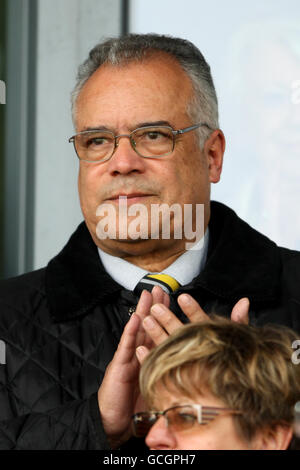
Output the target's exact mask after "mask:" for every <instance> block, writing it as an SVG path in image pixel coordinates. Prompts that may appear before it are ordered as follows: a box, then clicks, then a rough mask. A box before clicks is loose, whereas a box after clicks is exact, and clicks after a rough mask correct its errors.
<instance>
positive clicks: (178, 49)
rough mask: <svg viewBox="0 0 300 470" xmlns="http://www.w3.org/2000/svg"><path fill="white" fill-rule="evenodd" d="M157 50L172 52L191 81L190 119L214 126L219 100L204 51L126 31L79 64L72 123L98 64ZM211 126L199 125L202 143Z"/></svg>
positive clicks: (177, 40)
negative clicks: (85, 85) (83, 93)
mask: <svg viewBox="0 0 300 470" xmlns="http://www.w3.org/2000/svg"><path fill="white" fill-rule="evenodd" d="M158 51H161V52H165V53H167V54H170V55H171V56H173V57H174V58H175V59H176V60H177V61H178V62H179V64H180V65H181V67H182V68H183V70H184V71H185V72H186V74H187V75H188V77H189V78H190V80H191V82H192V85H193V89H194V97H193V99H192V101H191V102H190V103H189V104H188V106H187V112H188V114H189V116H190V117H191V119H192V121H194V122H205V123H207V125H208V126H209V127H210V128H211V129H217V128H218V127H219V122H218V100H217V95H216V90H215V87H214V83H213V79H212V76H211V73H210V67H209V65H208V64H207V62H206V60H205V59H204V57H203V55H202V54H201V52H200V51H199V49H197V47H196V46H195V45H194V44H192V43H191V42H190V41H187V40H185V39H180V38H175V37H171V36H165V35H158V34H129V35H126V36H122V37H120V38H109V39H107V40H106V41H104V42H102V43H99V44H97V45H96V46H95V47H94V48H93V49H92V50H91V51H90V53H89V57H88V58H87V59H86V60H85V61H84V62H83V63H82V64H81V65H80V66H79V69H78V74H77V81H76V85H75V87H74V89H73V91H72V94H71V103H72V118H73V123H74V124H75V116H76V101H77V98H78V95H79V93H80V91H81V89H82V87H83V86H84V84H85V83H86V82H87V80H88V79H89V78H90V77H91V76H92V74H93V73H94V72H95V71H96V70H97V69H98V68H99V67H100V66H101V65H103V64H110V65H115V66H117V65H123V64H126V63H128V62H132V61H142V60H143V59H144V58H146V57H149V55H150V54H153V53H155V52H158ZM211 129H209V128H206V127H201V128H199V130H198V133H199V137H200V145H201V146H202V145H203V144H204V141H205V140H206V138H207V136H208V134H209V133H210V132H211Z"/></svg>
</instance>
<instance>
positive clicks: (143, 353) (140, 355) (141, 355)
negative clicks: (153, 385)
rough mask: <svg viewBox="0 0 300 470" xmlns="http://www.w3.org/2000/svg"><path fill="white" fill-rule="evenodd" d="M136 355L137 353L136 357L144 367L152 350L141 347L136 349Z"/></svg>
mask: <svg viewBox="0 0 300 470" xmlns="http://www.w3.org/2000/svg"><path fill="white" fill-rule="evenodd" d="M135 353H136V357H137V359H138V361H139V363H140V365H142V364H143V362H144V360H145V359H146V357H147V356H148V354H149V353H150V350H149V349H148V348H146V347H145V346H139V347H138V348H136V351H135Z"/></svg>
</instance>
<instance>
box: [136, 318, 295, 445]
mask: <svg viewBox="0 0 300 470" xmlns="http://www.w3.org/2000/svg"><path fill="white" fill-rule="evenodd" d="M296 339H297V336H296V334H295V333H294V332H293V331H291V330H289V329H287V328H284V327H282V326H281V327H277V326H271V325H269V326H263V327H254V326H249V325H242V324H238V323H235V322H232V321H230V320H227V319H224V318H218V317H214V319H213V321H206V322H204V323H201V324H200V323H194V324H188V325H185V326H184V327H182V328H180V329H179V330H178V331H177V332H176V333H175V334H173V335H172V336H170V337H169V338H168V339H167V340H166V341H164V342H163V343H162V344H160V345H159V346H157V347H156V348H155V349H153V350H152V351H151V352H150V353H149V355H148V356H147V357H146V359H145V361H144V363H143V365H142V368H141V373H140V389H141V393H142V396H143V398H144V399H145V401H146V404H147V405H148V409H149V410H150V411H149V412H141V413H137V414H135V415H134V417H133V423H134V430H135V434H136V435H137V436H142V435H146V434H147V437H146V443H147V445H148V446H149V447H150V448H151V449H169V450H171V449H240V450H243V449H247V450H249V449H255V450H258V449H265V450H267V449H274V450H275V449H287V448H288V447H289V445H290V443H291V440H292V436H293V418H294V415H293V408H294V405H295V403H296V402H297V400H299V397H300V367H299V366H297V365H295V364H293V362H292V360H291V357H292V354H293V352H294V351H293V349H292V343H293V341H295V340H296Z"/></svg>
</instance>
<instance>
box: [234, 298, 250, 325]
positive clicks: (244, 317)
mask: <svg viewBox="0 0 300 470" xmlns="http://www.w3.org/2000/svg"><path fill="white" fill-rule="evenodd" d="M249 307H250V301H249V299H248V298H247V297H244V298H242V299H240V300H239V301H238V302H237V303H236V304H235V306H234V307H233V309H232V312H231V320H232V321H235V322H237V323H243V324H245V325H248V324H249Z"/></svg>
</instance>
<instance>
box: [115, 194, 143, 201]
mask: <svg viewBox="0 0 300 470" xmlns="http://www.w3.org/2000/svg"><path fill="white" fill-rule="evenodd" d="M148 196H152V194H145V193H130V194H125V193H119V194H116V195H114V196H110V197H109V198H107V199H106V200H107V201H115V200H117V199H119V198H127V199H136V198H141V197H148Z"/></svg>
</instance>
